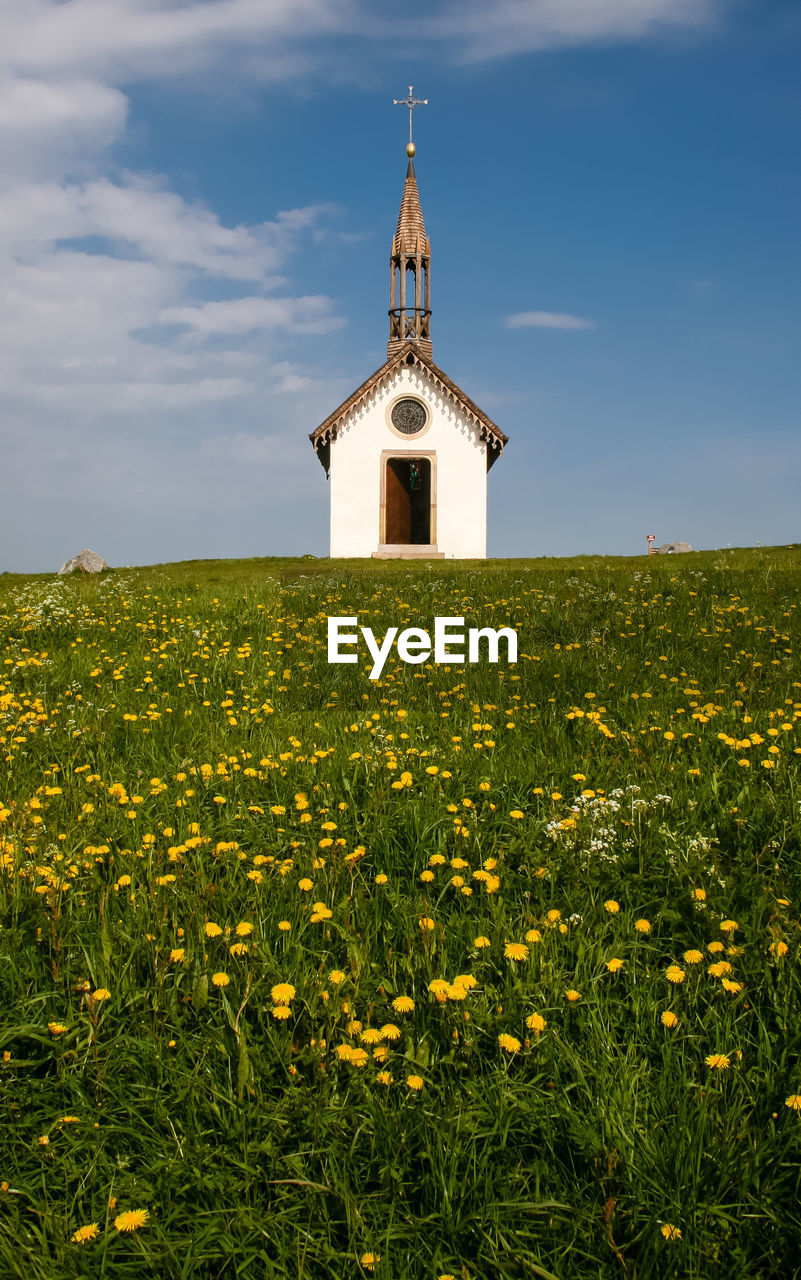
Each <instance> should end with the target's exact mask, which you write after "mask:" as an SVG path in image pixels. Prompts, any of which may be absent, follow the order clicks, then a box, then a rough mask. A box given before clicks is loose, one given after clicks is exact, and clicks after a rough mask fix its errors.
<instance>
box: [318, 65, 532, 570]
mask: <svg viewBox="0 0 801 1280" xmlns="http://www.w3.org/2000/svg"><path fill="white" fill-rule="evenodd" d="M401 101H402V105H404V106H407V105H408V107H409V122H410V128H409V145H408V147H407V148H406V152H407V155H408V157H409V162H408V167H407V170H406V181H405V184H404V188H403V199H402V200H401V207H400V213H399V215H398V226H397V230H396V232H395V236H394V238H393V241H392V251H391V253H390V296H389V342H388V344H387V359H386V362H385V363H384V364H382V366H381V368H380V369H376V371H375V373H373V374H372V375H371V376H370V377H369V378H368V379H367V381H366V382H363V383H362V385H361V386H360V387H358V388H357V389H356V390H355V391H354V392H353V394H352V395H350V396H348V398H347V400H345V401H344V403H343V404H341V405H340V406H339V408H338V409H335V410H334V412H333V413H332V414H330V415H329V417H327V418H326V420H325V422H322V423H321V424H320V426H319V427H318V428H317V430H316V431H313V432H312V434H311V436H310V439H311V442H312V445H313V446H314V449H315V451H316V453H317V456H318V458H319V459H320V462H321V463H322V465H323V467H324V468H325V470H326V473H327V475H328V478H329V481H330V486H331V487H330V494H331V542H330V555H331V556H332V557H368V556H376V557H383V558H390V557H398V558H404V559H406V558H418V557H419V558H430V559H443V558H447V559H471V560H481V559H485V558H486V554H487V472H488V471H489V469H490V467H491V466H492V464H493V463H494V462H495V461H496V460H497V458H499V457H500V455H501V453H502V452H503V448H504V445H505V444H506V442H507V437H506V436H505V435H504V434H503V432H502V431H501V430H500V429H499V428H498V427H497V426H496V425H495V423H494V422H493V421H492V419H491V418H488V417H487V415H486V414H485V413H484V412H483V411H482V410H481V409H479V408H478V406H477V405H476V404H474V403H473V401H472V400H471V399H470V398H469V397H468V396H467V395H465V393H464V391H462V389H461V388H460V387H458V386H457V385H456V383H455V382H452V381H451V379H450V378H449V377H448V376H447V374H445V373H443V371H442V369H440V368H439V367H438V366H437V365H436V364H435V363H434V359H433V353H432V345H431V282H430V271H431V247H430V244H429V241H428V237H427V235H426V229H425V224H424V222H423V213H422V210H421V208H420V196H419V193H418V190H417V179H416V177H415V172H414V154H415V147H414V143H413V142H412V141H411V113H412V107H413V106H415V105H418V104H417V102H416V101H415V100H414V99H413V96H412V90H411V88H410V89H409V99H408V100H406V101H404V100H401Z"/></svg>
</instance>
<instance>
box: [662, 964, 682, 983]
mask: <svg viewBox="0 0 801 1280" xmlns="http://www.w3.org/2000/svg"><path fill="white" fill-rule="evenodd" d="M665 977H666V978H667V980H668V982H673V983H675V984H676V986H679V985H680V984H681V983H682V982H683V981H684V977H685V974H684V970H683V969H682V968H681V966H680V965H678V964H670V965H668V967H667V969H666V970H665Z"/></svg>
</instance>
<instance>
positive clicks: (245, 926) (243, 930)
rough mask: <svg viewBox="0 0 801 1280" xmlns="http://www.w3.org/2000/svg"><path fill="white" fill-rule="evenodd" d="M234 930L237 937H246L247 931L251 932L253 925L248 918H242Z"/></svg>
mask: <svg viewBox="0 0 801 1280" xmlns="http://www.w3.org/2000/svg"><path fill="white" fill-rule="evenodd" d="M235 932H236V936H237V938H246V937H247V936H248V934H249V933H252V932H253V925H252V924H251V923H250V921H249V920H243V921H242V922H241V924H238V925H237V926H236V930H235Z"/></svg>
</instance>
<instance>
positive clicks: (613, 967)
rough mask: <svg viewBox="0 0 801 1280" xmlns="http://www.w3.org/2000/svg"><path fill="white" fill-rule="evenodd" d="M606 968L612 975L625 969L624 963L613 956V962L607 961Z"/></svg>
mask: <svg viewBox="0 0 801 1280" xmlns="http://www.w3.org/2000/svg"><path fill="white" fill-rule="evenodd" d="M606 967H607V969H608V970H609V972H610V973H619V972H620V970H621V969H622V968H623V961H622V960H621V959H620V958H619V957H618V956H613V957H612V959H611V960H607V962H606Z"/></svg>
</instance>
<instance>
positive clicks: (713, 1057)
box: [704, 1053, 731, 1071]
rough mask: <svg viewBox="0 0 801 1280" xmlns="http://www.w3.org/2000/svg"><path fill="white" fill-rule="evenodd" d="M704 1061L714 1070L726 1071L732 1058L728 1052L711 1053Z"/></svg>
mask: <svg viewBox="0 0 801 1280" xmlns="http://www.w3.org/2000/svg"><path fill="white" fill-rule="evenodd" d="M704 1061H705V1063H706V1065H707V1066H708V1067H711V1068H712V1070H713V1071H725V1070H726V1069H727V1068H728V1067H729V1066H730V1064H731V1058H730V1057H729V1056H728V1054H726V1053H710V1054H709V1055H708V1056H707V1057H706V1058H705V1059H704Z"/></svg>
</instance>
